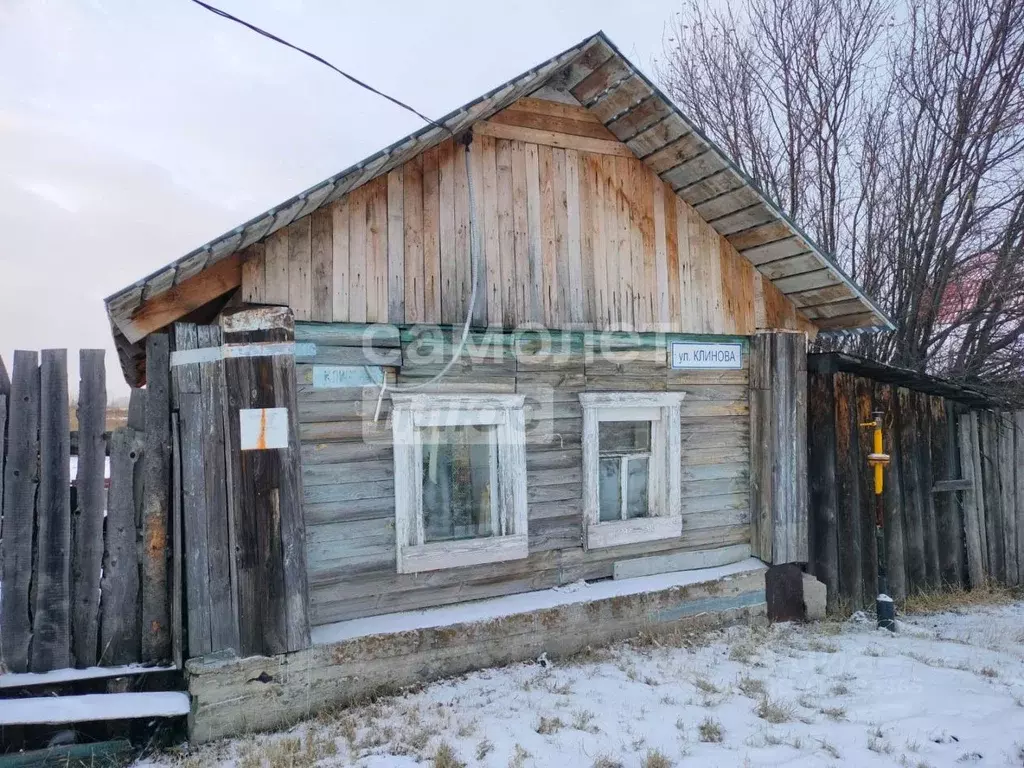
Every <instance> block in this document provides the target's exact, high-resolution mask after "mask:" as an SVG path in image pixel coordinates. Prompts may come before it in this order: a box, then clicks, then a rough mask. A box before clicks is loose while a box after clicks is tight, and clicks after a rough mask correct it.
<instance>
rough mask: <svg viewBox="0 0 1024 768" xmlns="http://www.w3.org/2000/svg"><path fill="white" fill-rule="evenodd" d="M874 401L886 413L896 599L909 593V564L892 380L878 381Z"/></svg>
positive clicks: (888, 535) (887, 509)
mask: <svg viewBox="0 0 1024 768" xmlns="http://www.w3.org/2000/svg"><path fill="white" fill-rule="evenodd" d="M875 403H876V405H877V406H878V408H879V410H881V411H882V413H883V414H884V416H883V423H884V425H885V434H886V435H888V441H887V444H885V445H883V448H885V451H886V453H888V454H889V456H890V461H889V466H888V467H887V468H886V469H885V485H884V491H883V497H884V501H883V504H884V514H885V520H884V523H885V530H884V534H885V552H886V561H887V566H888V571H889V594H890V595H891V596H892V597H894V598H896V599H897V600H902V599H903V598H905V597H906V596H907V568H906V554H905V544H904V540H905V538H906V537H905V535H904V527H903V482H902V471H901V466H902V462H901V461H900V455H901V452H900V413H899V400H898V398H897V397H896V388H895V387H893V386H891V385H889V384H876V385H875Z"/></svg>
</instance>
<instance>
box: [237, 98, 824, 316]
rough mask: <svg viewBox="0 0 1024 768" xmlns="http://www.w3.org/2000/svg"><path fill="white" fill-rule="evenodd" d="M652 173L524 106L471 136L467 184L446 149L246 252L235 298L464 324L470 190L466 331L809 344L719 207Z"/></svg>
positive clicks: (571, 116) (600, 139) (595, 125)
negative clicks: (780, 334) (724, 230)
mask: <svg viewBox="0 0 1024 768" xmlns="http://www.w3.org/2000/svg"><path fill="white" fill-rule="evenodd" d="M673 157H674V156H673V155H672V154H671V153H668V154H666V157H665V158H664V163H674V162H676V160H674V159H673ZM652 162H653V161H652ZM665 167H670V166H668V165H666V166H665ZM658 168H659V166H658V165H657V163H655V164H654V167H652V166H651V165H650V164H649V163H645V162H641V161H640V160H638V159H636V157H635V156H634V154H633V152H632V150H631V149H630V148H629V147H627V146H626V145H625V144H623V143H621V142H619V141H618V140H617V139H616V137H615V136H614V135H613V134H612V133H611V132H610V131H609V130H608V129H607V128H605V127H604V125H603V124H602V123H601V122H600V120H599V119H598V117H597V116H595V114H594V113H593V112H592V111H591V110H589V109H587V108H584V107H581V106H578V105H571V104H562V103H557V102H553V101H546V100H542V99H536V98H524V99H521V100H519V101H518V102H515V103H514V104H512V105H511V106H510V107H508V108H507V109H506V110H504V111H502V112H500V113H498V114H497V115H495V116H494V117H492V118H491V119H490V120H489V121H486V122H484V123H481V124H478V125H477V126H476V127H475V128H474V138H473V142H472V146H471V150H470V166H469V169H468V172H467V167H466V164H465V158H464V150H463V148H462V146H461V145H458V144H456V143H455V142H454V141H453V140H448V141H445V142H442V143H441V144H440V145H438V146H436V147H434V148H432V149H429V150H427V151H425V152H424V153H422V154H421V155H419V156H417V157H415V158H413V159H412V160H409V161H408V162H406V163H405V164H404V165H402V166H400V167H399V168H396V169H395V170H393V171H391V172H389V173H388V174H386V175H385V176H381V177H378V178H376V179H373V180H372V181H369V182H367V183H366V184H364V185H362V186H360V187H358V188H357V189H355V190H353V191H352V192H349V193H348V194H346V195H345V196H343V197H342V198H341V199H339V200H338V201H336V202H334V203H332V204H331V205H329V206H327V207H325V208H322V209H320V210H318V211H315V212H314V213H312V214H310V215H308V216H305V217H303V218H301V219H298V220H297V221H295V222H293V223H292V224H290V225H288V226H287V227H284V228H282V229H280V230H278V231H277V232H275V233H274V234H272V235H270V236H269V237H268V238H266V239H265V240H263V241H260V242H258V243H256V244H254V245H253V246H251V247H249V248H248V249H247V251H246V253H245V261H244V264H243V268H242V295H243V298H244V299H245V300H246V301H248V302H251V303H254V304H288V305H289V306H291V307H292V309H293V310H294V312H295V317H296V319H297V320H313V321H321V322H353V323H395V324H411V323H431V324H433V323H442V324H455V323H461V322H462V321H463V319H464V317H465V315H466V312H467V309H468V302H469V297H470V293H471V288H472V286H471V277H472V275H471V265H470V258H469V255H470V242H471V236H472V234H473V233H472V232H471V227H470V215H469V213H470V191H471V188H472V193H473V203H474V205H475V211H476V213H475V216H474V217H473V218H474V219H475V221H476V226H477V228H478V230H479V231H478V233H477V236H478V240H477V242H478V245H479V253H480V254H481V258H480V269H479V274H478V295H477V300H476V303H475V305H474V311H473V324H474V325H475V326H478V327H487V326H490V327H494V326H500V327H504V328H507V329H510V328H515V327H518V326H521V325H524V324H527V323H532V324H536V325H540V326H543V327H547V328H570V327H581V324H583V323H586V324H587V325H588V326H590V327H594V328H598V329H609V330H617V329H636V330H640V331H654V330H662V331H674V332H689V333H717V334H738V335H750V334H752V333H753V332H754V331H755V329H757V328H790V329H803V330H808V331H811V332H813V331H814V326H813V325H811V323H809V322H808V321H807V320H806V319H804V317H803V316H802V315H801V314H800V313H799V311H798V310H797V309H796V307H795V306H794V304H793V303H792V302H791V301H790V300H789V299H787V298H786V297H785V296H784V295H783V294H782V293H781V292H780V291H779V289H778V288H776V287H775V285H774V284H772V283H771V282H770V281H769V280H762V278H761V273H760V272H758V271H757V270H755V269H754V267H753V265H752V262H751V261H750V260H749V259H748V258H746V257H744V256H741V255H740V254H739V252H738V251H737V250H736V248H735V247H734V246H733V244H732V243H731V242H730V241H729V240H727V239H726V238H725V237H723V236H722V235H719V234H718V233H717V232H716V231H715V230H714V229H712V227H711V226H710V225H708V224H707V223H706V222H705V220H704V218H702V215H703V216H711V215H713V213H714V210H713V206H714V205H715V204H716V201H715V200H714V199H712V200H709V201H708V202H706V203H702V204H701V205H700V206H698V209H695V208H693V207H691V206H690V205H688V204H687V203H685V202H684V201H683V200H681V199H680V198H679V197H678V196H677V195H676V193H675V192H673V190H672V187H671V186H669V185H668V184H667V183H665V182H664V181H662V180H661V179H660V178H659V177H658V175H657V170H658ZM708 206H712V207H711V208H708ZM701 211H702V212H701ZM754 229H756V227H755V228H754ZM754 250H755V251H756V250H757V249H754ZM781 255H782V256H786V255H787V254H786V253H782V254H781ZM778 256H779V254H776V253H775V252H774V251H773V252H772V253H771V254H766V255H765V256H764V257H765V258H769V257H778ZM751 257H752V258H756V255H754V254H752V255H751ZM800 258H810V257H809V256H807V257H800ZM789 261H792V259H784V260H783V261H781V262H780V265H784V267H783V266H780V269H782V268H785V269H788V270H793V269H796V270H797V271H799V265H793V264H789ZM781 274H789V273H788V272H787V273H780V275H781Z"/></svg>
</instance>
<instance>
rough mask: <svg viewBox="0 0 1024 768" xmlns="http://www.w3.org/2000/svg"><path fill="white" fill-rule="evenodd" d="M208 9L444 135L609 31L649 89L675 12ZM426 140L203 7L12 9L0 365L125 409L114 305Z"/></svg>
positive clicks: (5, 20) (79, 2)
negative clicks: (357, 167) (30, 363)
mask: <svg viewBox="0 0 1024 768" xmlns="http://www.w3.org/2000/svg"><path fill="white" fill-rule="evenodd" d="M214 4H219V7H222V8H224V9H225V10H227V11H229V12H231V13H234V14H236V15H238V16H241V17H242V18H245V19H246V20H248V21H251V22H253V23H254V24H257V25H259V26H261V27H263V28H264V29H267V30H269V31H271V32H274V33H275V34H277V35H279V36H281V37H283V38H285V39H287V40H290V41H291V42H293V43H295V44H297V45H301V46H303V47H306V48H308V49H310V50H312V51H314V52H315V53H318V54H319V55H321V56H323V57H324V58H326V59H328V60H329V61H331V62H332V63H334V64H335V65H336V66H338V67H340V68H341V69H343V70H345V71H347V72H350V73H351V74H353V75H355V76H356V77H359V78H361V79H363V80H365V81H367V82H369V83H370V84H371V85H373V86H375V87H376V88H379V89H380V90H382V91H384V92H386V93H389V94H391V95H393V96H395V97H397V98H399V99H401V100H403V101H405V102H407V103H409V104H411V105H413V106H414V107H416V109H418V110H419V111H421V112H423V113H424V114H427V115H430V116H435V117H436V116H441V115H443V114H445V113H447V112H448V111H450V110H451V109H453V108H455V107H457V106H459V105H461V104H463V103H465V102H468V101H470V100H472V99H474V98H476V97H478V96H479V95H480V94H482V93H484V92H486V91H488V90H490V89H491V88H493V87H494V86H496V85H498V84H500V83H502V82H504V81H505V80H508V79H510V78H512V77H514V76H516V75H518V74H520V73H521V72H523V71H524V70H526V69H529V68H530V67H532V66H534V65H536V64H538V63H540V62H542V61H544V60H546V59H548V58H550V57H551V56H553V55H554V54H556V53H558V52H560V51H562V50H563V49H565V48H568V47H569V46H571V45H575V44H576V43H578V42H579V41H580V40H582V39H584V38H585V37H587V36H588V35H590V34H592V33H593V32H596V31H597V30H598V29H603V30H604V31H605V32H606V33H607V34H608V35H609V37H611V39H612V40H613V41H614V42H615V43H616V45H618V46H619V48H620V49H621V50H622V51H623V53H625V54H626V55H627V56H629V57H630V58H631V59H632V60H633V61H634V62H635V63H636V64H637V65H638V66H640V67H641V68H642V69H645V70H646V71H647V72H648V73H651V74H653V72H652V65H653V62H654V60H655V58H656V57H657V56H658V55H659V54H660V52H661V46H662V34H663V30H664V25H665V22H666V21H667V20H668V19H669V18H670V17H671V16H672V14H673V13H675V12H676V11H677V10H678V7H679V0H630V2H622V0H565V1H559V2H554V1H553V0H551V1H549V2H541V1H540V0H536V1H534V2H501V3H493V4H488V3H487V2H485V1H483V2H482V1H481V0H471V1H470V0H455V1H453V2H433V3H424V2H408V3H402V2H386V1H384V0H377V1H375V2H359V3H354V2H327V0H249V1H248V2H241V0H218V2H215V3H214ZM420 126H421V122H420V121H419V120H418V119H417V118H415V117H414V116H412V115H410V114H409V113H406V112H404V111H402V110H400V109H399V108H397V107H395V106H394V105H392V104H390V103H388V102H387V101H385V100H383V99H381V98H380V97H377V96H374V95H372V94H370V93H368V92H366V91H363V90H362V89H360V88H358V87H357V86H355V85H353V84H352V83H350V82H349V81H347V80H345V79H344V78H342V77H341V76H339V75H337V74H336V73H334V72H332V71H330V70H329V69H327V68H326V67H324V66H322V65H320V64H317V63H315V62H313V61H311V60H309V59H308V58H306V57H304V56H302V55H301V54H298V53H296V52H294V51H291V50H289V49H287V48H285V47H283V46H280V45H278V44H277V43H274V42H271V41H269V40H266V39H265V38H262V37H259V36H258V35H255V34H254V33H252V32H250V31H249V30H247V29H245V28H243V27H241V26H239V25H237V24H235V23H233V22H230V21H227V20H224V19H221V18H218V17H217V16H214V15H213V14H211V13H210V12H208V11H206V10H204V9H202V8H200V7H199V6H197V5H195V4H194V3H192V2H190V0H147V2H144V3H139V2H135V1H133V0H0V232H2V233H3V235H2V238H3V244H2V245H0V356H2V357H3V358H4V360H5V361H6V363H7V367H8V370H9V369H10V362H11V354H12V351H13V350H14V349H43V348H52V347H57V348H67V349H68V351H69V352H68V356H69V378H70V380H71V389H72V392H74V391H75V390H76V389H77V377H78V353H77V350H78V349H81V348H105V349H107V356H106V363H107V379H108V392H109V394H110V397H111V398H114V397H118V396H123V395H126V394H127V392H128V388H127V385H126V384H125V382H124V379H123V378H122V376H121V373H120V367H119V365H118V363H117V357H116V353H115V352H114V349H113V343H112V340H111V335H110V328H109V325H108V322H107V318H106V313H105V311H104V308H103V298H104V297H105V296H108V295H110V294H112V293H114V292H116V291H117V290H119V289H120V288H122V287H124V286H126V285H129V284H130V283H133V282H135V281H136V280H137V279H139V278H141V277H142V276H144V275H146V274H148V273H150V272H152V271H154V270H156V269H158V268H159V267H162V266H164V265H165V264H167V263H169V262H171V261H173V260H175V259H177V258H179V257H180V256H183V255H184V254H186V253H187V252H189V251H190V250H192V249H193V248H195V247H197V246H199V245H202V244H204V243H206V242H208V241H209V240H211V239H213V238H214V237H216V236H218V235H220V234H221V233H223V232H226V231H228V230H230V229H232V228H234V227H235V226H237V225H238V224H241V223H242V222H244V221H245V220H247V219H249V218H251V217H253V216H255V215H257V214H259V213H261V212H263V211H265V210H266V209H268V208H270V207H272V206H274V205H276V204H278V203H280V202H282V201H284V200H286V199H287V198H289V197H291V196H292V195H294V194H296V193H298V192H300V191H302V190H304V189H306V188H308V187H310V186H312V185H313V184H316V183H317V182H319V181H321V180H323V179H325V178H327V177H328V176H330V175H332V174H334V173H336V172H338V171H340V170H342V169H343V168H346V167H347V166H349V165H351V164H352V163H354V162H357V161H359V160H361V159H362V158H364V157H366V156H368V155H370V154H372V153H373V152H376V151H377V150H378V149H381V148H382V147H384V146H386V145H387V144H390V143H391V142H393V141H394V140H396V139H398V138H401V137H402V136H404V135H406V134H408V133H410V132H411V131H413V130H416V129H417V128H419V127H420Z"/></svg>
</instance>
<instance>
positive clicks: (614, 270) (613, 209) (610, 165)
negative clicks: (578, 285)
mask: <svg viewBox="0 0 1024 768" xmlns="http://www.w3.org/2000/svg"><path fill="white" fill-rule="evenodd" d="M615 166H616V163H615V158H614V157H609V156H607V155H602V156H601V186H602V187H603V193H602V197H603V199H604V241H605V251H604V258H605V263H604V267H605V271H606V273H607V275H608V277H607V280H608V291H607V294H606V297H605V306H606V310H607V312H608V323H607V324H606V325H605V326H604V327H605V328H607V329H609V330H618V329H619V328H621V327H622V298H623V293H622V283H621V277H620V274H619V270H620V267H621V266H622V260H621V258H620V256H619V247H620V243H619V210H618V192H617V187H616V175H615V173H616V167H615Z"/></svg>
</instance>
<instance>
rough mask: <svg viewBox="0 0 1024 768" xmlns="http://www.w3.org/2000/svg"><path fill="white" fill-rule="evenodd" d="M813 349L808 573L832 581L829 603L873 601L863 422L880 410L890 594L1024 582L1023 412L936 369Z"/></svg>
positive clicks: (871, 503)
mask: <svg viewBox="0 0 1024 768" xmlns="http://www.w3.org/2000/svg"><path fill="white" fill-rule="evenodd" d="M814 357H816V358H820V359H819V360H816V361H815V365H813V366H812V365H809V369H811V370H810V372H809V374H808V438H809V439H808V471H809V479H808V487H809V501H810V516H809V518H810V519H809V527H810V536H809V539H810V561H809V564H808V570H809V571H810V572H812V573H814V574H815V575H816V576H817V577H818V578H819V579H821V580H822V581H823V582H825V584H826V586H827V587H828V599H829V604H830V606H835V605H837V604H838V603H844V604H847V605H849V606H850V607H870V606H872V605H874V601H875V595H876V590H877V571H876V565H875V564H876V557H877V546H876V539H875V500H874V490H873V484H872V474H871V470H870V468H869V467H868V464H867V456H868V454H869V453H871V450H872V447H871V430H870V429H866V428H862V427H861V426H860V424H861V423H863V422H867V421H870V420H871V419H872V413H873V412H874V411H881V412H882V414H883V417H882V418H883V424H884V435H885V437H884V450H885V452H886V453H888V454H890V456H891V462H890V464H889V466H888V467H887V468H886V469H885V494H884V509H885V546H886V552H887V566H888V573H889V589H890V592H891V593H892V594H893V596H894V597H896V598H897V599H901V598H904V597H906V596H907V595H908V594H914V593H915V592H919V591H931V590H938V589H942V588H957V587H973V586H978V585H979V584H983V583H985V582H987V581H994V582H999V583H1003V584H1008V585H1017V584H1021V583H1024V412H1020V411H1018V412H1013V411H1009V410H998V406H997V405H996V404H993V403H991V402H985V401H984V400H983V399H982V398H981V397H980V396H979V395H978V393H972V392H969V391H964V392H960V391H958V390H957V389H956V388H955V387H954V386H952V385H950V384H949V383H948V382H941V381H938V380H931V379H929V377H925V376H917V377H916V378H915V377H911V376H909V375H905V374H906V372H901V371H899V370H897V369H889V370H884V369H883V367H882V366H874V367H872V366H868V365H863V364H850V363H849V361H841V362H840V364H839V368H836V367H834V365H833V363H832V362H831V361H830V360H828V359H827V358H828V356H826V355H818V356H814ZM830 366H833V367H830ZM876 369H877V370H876ZM886 378H888V379H890V380H885V379H886ZM901 384H905V386H904V385H901ZM993 406H996V407H993Z"/></svg>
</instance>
